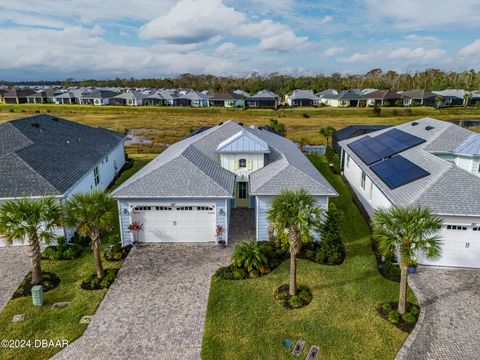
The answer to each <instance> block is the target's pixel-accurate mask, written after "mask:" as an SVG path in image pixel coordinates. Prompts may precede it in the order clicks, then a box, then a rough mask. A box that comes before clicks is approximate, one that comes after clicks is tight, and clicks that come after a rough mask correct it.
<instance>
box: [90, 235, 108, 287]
mask: <svg viewBox="0 0 480 360" xmlns="http://www.w3.org/2000/svg"><path fill="white" fill-rule="evenodd" d="M92 250H93V257H94V259H95V268H96V270H97V277H98V278H99V279H103V276H104V275H105V273H104V271H103V265H102V258H101V256H100V238H99V237H95V238H94V239H92Z"/></svg>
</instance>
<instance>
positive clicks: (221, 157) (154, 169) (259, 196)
mask: <svg viewBox="0 0 480 360" xmlns="http://www.w3.org/2000/svg"><path fill="white" fill-rule="evenodd" d="M283 189H290V190H295V189H305V190H306V191H308V192H309V193H310V194H312V195H313V196H315V197H316V199H317V202H318V205H319V206H320V207H322V208H323V209H326V208H327V206H328V199H329V197H331V196H336V195H337V193H336V191H335V190H334V189H333V187H332V186H331V185H330V184H329V183H328V182H327V181H326V180H325V178H324V177H323V176H322V175H321V174H320V173H319V172H318V171H317V170H316V169H315V167H314V166H313V165H312V164H311V163H310V162H309V161H308V160H307V159H306V157H305V156H304V155H303V154H302V153H301V152H300V151H299V149H298V148H297V147H296V145H295V144H294V143H293V142H291V141H290V140H287V139H285V138H283V137H281V136H278V135H275V134H273V133H271V132H269V131H266V130H261V129H258V128H255V127H244V126H241V125H239V124H237V123H235V122H232V121H227V122H225V123H223V124H220V125H218V126H215V127H212V128H209V129H206V130H204V131H202V132H200V133H197V134H196V135H193V136H191V137H188V138H186V139H184V140H182V141H180V142H178V143H176V144H173V145H171V146H169V147H168V148H167V149H166V150H165V151H164V152H162V153H161V154H160V155H159V156H158V157H157V158H155V159H154V160H152V161H151V162H150V163H149V164H147V165H146V166H145V167H144V168H142V169H141V170H140V171H138V172H137V173H136V174H135V175H133V176H132V177H131V178H130V179H128V180H127V181H126V182H125V183H123V184H122V185H120V186H119V187H118V188H117V189H115V190H114V191H113V192H112V195H113V196H114V197H115V198H117V200H118V207H119V212H120V224H121V225H120V228H121V236H122V243H123V244H128V243H130V242H131V241H132V234H131V233H130V232H129V230H128V226H129V224H130V223H132V222H134V221H137V222H140V223H142V224H143V227H144V230H143V231H142V232H141V233H140V237H141V241H145V242H214V241H216V240H217V239H216V233H215V229H216V226H217V225H221V226H222V227H223V228H224V229H225V238H224V239H225V240H226V241H228V232H229V226H230V216H231V213H232V208H251V209H253V210H252V212H254V214H255V215H254V216H255V223H256V238H257V240H262V241H263V240H268V222H267V212H268V210H269V208H270V203H271V201H272V198H273V197H274V196H275V195H278V194H279V193H280V192H281V191H282V190H283ZM232 231H234V229H232Z"/></svg>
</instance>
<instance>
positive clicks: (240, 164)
mask: <svg viewBox="0 0 480 360" xmlns="http://www.w3.org/2000/svg"><path fill="white" fill-rule="evenodd" d="M238 167H239V168H246V167H247V159H240V160H238Z"/></svg>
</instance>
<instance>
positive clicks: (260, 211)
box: [255, 196, 328, 241]
mask: <svg viewBox="0 0 480 360" xmlns="http://www.w3.org/2000/svg"><path fill="white" fill-rule="evenodd" d="M273 198H274V196H256V197H255V226H256V237H257V241H268V240H269V239H268V220H267V215H268V211H269V210H270V206H271V204H272V199H273ZM315 198H316V200H317V205H318V207H320V208H321V209H323V210H327V208H328V196H315Z"/></svg>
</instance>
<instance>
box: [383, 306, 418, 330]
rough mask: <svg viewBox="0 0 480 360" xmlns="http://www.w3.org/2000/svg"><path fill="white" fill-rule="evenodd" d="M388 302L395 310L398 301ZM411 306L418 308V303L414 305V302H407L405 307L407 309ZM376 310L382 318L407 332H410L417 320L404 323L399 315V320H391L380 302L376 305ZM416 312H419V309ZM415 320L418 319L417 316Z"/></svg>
mask: <svg viewBox="0 0 480 360" xmlns="http://www.w3.org/2000/svg"><path fill="white" fill-rule="evenodd" d="M389 304H390V305H391V306H392V309H394V310H396V309H397V307H398V302H391V303H389ZM412 306H415V307H417V308H418V305H415V304H412V303H407V309H409V308H410V307H412ZM377 312H378V314H379V315H380V316H381V317H382V318H383V319H384V320H386V321H388V322H389V323H390V324H392V325H393V326H395V327H396V328H397V329H400V330H402V331H405V332H407V333H409V332H411V331H412V330H413V329H414V328H415V324H416V323H417V322H414V323H413V324H409V323H406V322H405V321H403V320H402V318H401V317H400V320H399V321H398V322H396V323H394V322H391V321H390V320H389V319H388V311H386V310H385V309H384V308H383V304H380V305H379V306H378V307H377ZM418 312H419V313H420V310H419V311H418ZM417 321H418V317H417Z"/></svg>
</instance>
